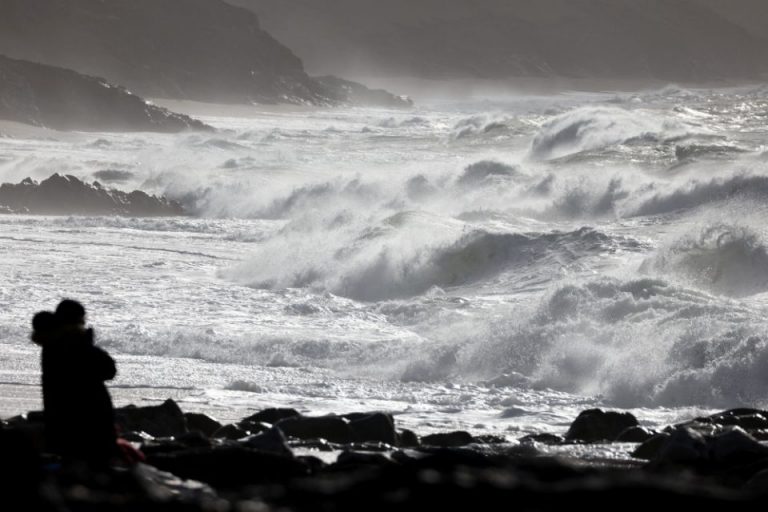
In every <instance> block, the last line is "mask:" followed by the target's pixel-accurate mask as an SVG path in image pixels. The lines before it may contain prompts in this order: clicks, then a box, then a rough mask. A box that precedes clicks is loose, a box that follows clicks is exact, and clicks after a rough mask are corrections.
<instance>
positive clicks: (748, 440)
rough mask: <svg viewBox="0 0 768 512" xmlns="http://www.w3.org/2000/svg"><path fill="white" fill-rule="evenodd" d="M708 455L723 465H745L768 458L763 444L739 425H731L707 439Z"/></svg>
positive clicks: (766, 448)
mask: <svg viewBox="0 0 768 512" xmlns="http://www.w3.org/2000/svg"><path fill="white" fill-rule="evenodd" d="M708 441H709V442H708V443H707V444H708V448H709V456H710V457H711V459H712V461H713V462H714V463H716V464H720V465H723V466H731V465H747V464H753V463H755V462H757V461H760V460H763V459H766V458H768V446H763V445H762V444H760V443H759V442H758V441H757V440H755V438H754V437H752V436H750V435H749V434H747V433H746V432H745V431H744V430H743V429H742V428H741V427H733V428H731V429H729V430H727V431H726V432H723V433H721V434H718V435H716V436H714V437H712V438H711V439H709V440H708Z"/></svg>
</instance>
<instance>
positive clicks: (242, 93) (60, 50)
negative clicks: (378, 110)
mask: <svg viewBox="0 0 768 512" xmlns="http://www.w3.org/2000/svg"><path fill="white" fill-rule="evenodd" d="M0 53H3V54H6V55H8V56H11V57H14V58H19V59H25V60H30V61H33V62H41V63H44V64H48V65H54V66H62V67H65V68H68V69H73V70H76V71H78V72H80V73H86V74H92V75H97V76H103V77H105V78H106V79H107V80H109V81H110V82H113V83H117V84H121V85H124V86H126V87H128V88H129V89H131V90H132V91H135V92H136V93H137V94H141V95H142V96H144V97H151V98H176V99H187V100H195V101H204V102H214V103H263V104H274V103H294V104H311V105H335V104H338V103H350V102H351V101H352V99H353V98H349V97H348V94H347V93H346V91H345V90H344V89H342V88H338V87H333V88H329V86H328V84H324V83H321V82H319V81H317V80H315V79H313V78H311V77H310V76H309V75H307V73H306V72H305V71H304V66H303V64H302V62H301V60H300V59H299V58H298V57H297V56H296V55H294V54H293V52H291V50H290V49H288V48H287V47H285V46H283V45H282V44H281V43H280V42H278V41H276V40H275V39H274V38H273V37H272V36H271V35H270V34H268V33H267V32H266V31H264V30H263V29H262V28H261V26H260V24H259V20H258V18H257V17H256V15H255V14H254V13H252V12H250V11H248V10H245V9H242V8H239V7H235V6H232V5H230V4H228V3H225V2H223V1H222V0H131V1H125V0H0Z"/></svg>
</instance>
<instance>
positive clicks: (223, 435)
mask: <svg viewBox="0 0 768 512" xmlns="http://www.w3.org/2000/svg"><path fill="white" fill-rule="evenodd" d="M247 436H248V432H246V431H245V430H243V429H241V428H240V427H238V426H237V425H231V424H230V425H224V426H223V427H221V428H220V429H218V430H217V431H216V432H214V433H213V436H212V437H213V438H214V439H231V440H233V441H236V440H238V439H243V438H244V437H247Z"/></svg>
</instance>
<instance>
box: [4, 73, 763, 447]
mask: <svg viewBox="0 0 768 512" xmlns="http://www.w3.org/2000/svg"><path fill="white" fill-rule="evenodd" d="M204 121H206V122H208V123H209V124H211V125H213V126H215V127H216V128H217V129H218V131H217V132H216V133H214V134H193V133H184V134H179V135H157V134H143V133H131V134H92V133H91V134H86V133H76V134H66V136H64V135H63V134H56V133H55V132H50V133H47V134H46V135H45V136H35V137H29V138H19V137H12V136H5V137H0V178H1V179H2V181H4V182H5V181H14V182H15V181H19V180H21V179H23V178H25V177H27V176H31V177H32V178H35V179H43V178H45V177H47V176H49V175H51V174H52V173H54V172H58V173H62V174H72V175H75V176H78V177H80V178H83V179H86V180H89V181H91V180H94V179H100V180H102V182H103V183H105V184H107V185H110V186H116V187H118V188H122V189H131V190H132V189H134V188H140V189H142V190H145V191H148V192H152V193H157V194H166V195H168V196H170V197H172V198H175V199H177V200H179V201H181V202H182V203H183V204H184V205H185V206H186V207H187V208H188V209H189V211H190V212H192V215H190V216H189V217H184V218H162V219H158V218H147V219H130V218H119V217H66V216H65V217H41V216H16V215H6V216H0V269H2V276H3V277H2V280H0V307H1V308H2V314H0V351H2V356H0V381H2V384H3V386H4V387H3V389H5V390H6V394H8V395H9V396H6V399H5V402H4V405H3V407H2V408H0V409H3V410H6V411H8V410H9V409H11V408H12V407H13V406H19V407H21V406H22V405H28V404H29V403H30V400H31V399H30V398H29V397H31V396H33V395H34V393H35V389H36V388H35V386H36V383H37V381H38V378H39V377H38V375H37V373H36V372H37V366H36V364H37V359H36V357H37V351H36V348H35V347H34V346H32V345H31V344H30V342H29V341H28V335H29V327H28V326H29V321H30V319H31V316H32V314H33V313H34V312H35V311H38V310H40V309H45V308H52V307H54V306H55V304H56V302H57V301H58V300H60V299H61V298H63V297H73V298H77V299H79V300H81V301H83V302H84V303H85V305H86V307H87V308H88V311H89V319H90V321H91V323H92V324H93V326H94V327H95V329H96V331H97V337H98V340H99V343H101V344H102V345H103V346H105V347H106V348H107V349H108V350H110V351H111V352H112V353H115V354H117V357H118V361H119V363H120V370H121V371H120V376H119V378H118V379H117V381H115V384H114V386H113V390H114V393H115V395H116V397H117V398H118V402H121V403H122V402H127V401H137V400H138V401H141V400H152V399H158V398H161V397H163V396H173V397H175V398H177V399H178V400H180V401H181V402H182V407H185V408H188V409H189V408H191V409H200V410H206V411H210V412H213V413H215V414H217V415H219V416H220V417H223V418H232V419H234V418H237V417H238V415H241V414H244V413H245V412H247V411H250V410H253V409H258V408H260V407H264V406H269V405H272V406H294V407H298V408H300V409H302V410H303V411H304V412H307V413H315V414H323V413H328V412H347V411H351V410H370V409H384V410H388V411H390V412H393V413H395V414H396V415H397V417H398V420H399V421H400V422H401V423H402V424H404V425H406V426H409V427H411V428H415V429H417V430H419V431H422V432H424V431H429V430H440V429H443V430H445V429H448V428H465V429H468V430H471V431H473V432H477V433H499V434H502V435H507V436H509V437H510V438H514V437H516V436H517V435H518V434H519V433H521V432H531V431H551V432H561V431H563V430H564V429H565V428H566V427H567V425H568V423H569V422H570V421H571V420H572V419H573V417H574V416H575V415H576V414H577V413H578V411H579V410H582V409H584V408H587V407H592V406H597V405H599V406H605V407H614V408H625V409H629V410H632V411H635V412H636V413H637V414H639V415H640V416H641V418H642V419H643V420H644V421H645V422H646V423H647V424H649V425H658V424H663V423H666V422H670V421H675V420H678V419H682V418H686V417H690V416H693V415H696V414H699V413H701V412H702V411H707V410H710V409H715V408H724V407H735V406H742V405H749V406H760V405H765V404H766V402H768V346H767V344H768V320H766V313H768V228H767V226H768V202H766V199H768V149H767V148H766V147H765V144H766V141H768V89H765V88H749V89H746V88H745V89H729V90H687V89H682V88H679V87H667V88H664V89H661V90H654V91H646V92H642V93H633V94H627V93H622V94H616V93H605V94H575V93H574V94H561V95H556V96H549V97H531V96H525V97H522V96H521V97H510V98H503V99H495V100H493V101H489V100H486V101H464V102H461V103H458V102H456V103H439V104H437V103H436V104H426V105H423V106H421V107H419V108H417V109H415V110H413V111H385V110H366V109H354V110H302V111H296V110H292V111H289V110H286V111H277V112H276V111H264V112H263V113H256V114H253V113H252V114H250V115H248V116H246V117H210V116H209V117H205V118H204ZM104 171H110V172H104ZM109 180H112V181H109ZM115 180H119V181H115ZM25 387H26V388H25ZM22 388H23V389H27V391H25V392H23V393H21V392H18V389H22ZM14 390H17V391H14ZM19 396H21V397H22V398H23V399H19V400H16V398H18V397H19ZM24 397H26V398H24ZM25 400H26V401H25Z"/></svg>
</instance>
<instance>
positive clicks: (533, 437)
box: [519, 433, 565, 445]
mask: <svg viewBox="0 0 768 512" xmlns="http://www.w3.org/2000/svg"><path fill="white" fill-rule="evenodd" d="M519 441H520V442H521V443H523V442H526V441H528V442H531V441H533V442H535V443H541V444H546V445H559V444H563V443H564V442H565V438H563V436H558V435H557V434H547V433H542V434H528V435H527V436H523V437H521V438H520V439H519Z"/></svg>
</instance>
